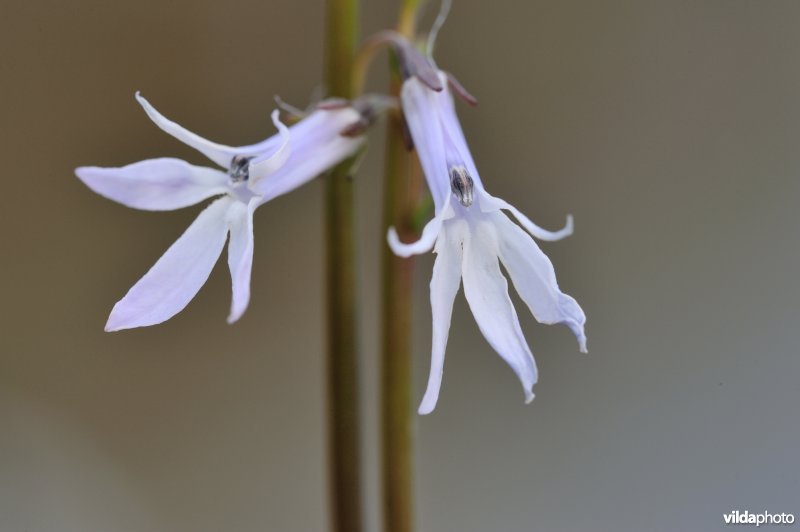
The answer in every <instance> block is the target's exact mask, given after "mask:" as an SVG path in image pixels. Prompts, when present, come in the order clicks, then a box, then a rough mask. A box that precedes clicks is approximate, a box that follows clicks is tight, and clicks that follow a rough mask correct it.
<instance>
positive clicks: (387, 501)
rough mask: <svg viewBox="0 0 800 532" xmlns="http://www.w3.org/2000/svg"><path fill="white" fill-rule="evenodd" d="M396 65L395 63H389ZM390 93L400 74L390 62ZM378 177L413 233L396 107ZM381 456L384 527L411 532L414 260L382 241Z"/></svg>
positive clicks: (412, 170) (411, 177)
mask: <svg viewBox="0 0 800 532" xmlns="http://www.w3.org/2000/svg"><path fill="white" fill-rule="evenodd" d="M418 4H419V0H406V1H405V2H404V4H403V7H402V9H401V12H400V22H399V24H398V31H399V32H400V33H402V34H404V35H405V36H406V37H412V36H413V32H414V18H415V15H416V9H417V7H418ZM393 66H394V67H396V65H393ZM392 70H393V73H392V87H391V93H392V94H394V95H395V96H396V95H398V94H399V92H400V86H401V80H400V79H399V76H398V74H397V68H393V69H392ZM388 122H389V123H388V130H387V139H386V155H385V157H386V160H385V169H384V173H385V177H384V180H385V181H384V183H385V184H384V205H383V213H384V224H383V225H384V232H383V234H384V235H385V234H386V230H387V229H388V228H389V227H392V226H394V227H395V228H396V229H397V232H398V234H399V236H400V239H401V240H403V241H405V242H408V241H411V240H416V239H417V238H418V237H419V234H418V229H417V228H416V226H415V224H414V220H413V218H414V216H413V214H414V212H415V211H416V210H417V205H418V204H419V201H420V196H421V194H422V179H421V175H420V171H419V165H418V164H417V163H416V161H415V158H414V157H413V155H412V154H411V153H410V152H409V151H408V150H407V149H406V146H405V142H404V138H403V129H402V128H403V124H402V118H401V116H400V113H399V112H394V113H392V115H391V116H390V117H389V121H388ZM383 250H384V251H383V261H382V273H383V294H382V295H383V301H382V310H383V344H382V351H383V357H382V359H383V362H382V384H383V387H382V404H381V408H382V414H383V415H382V425H381V428H382V431H381V432H382V438H381V441H382V451H383V453H382V457H383V467H382V470H383V516H384V529H385V531H386V532H411V531H412V530H413V528H414V514H413V503H414V500H413V476H412V470H413V445H412V442H413V427H412V419H413V418H412V416H413V407H412V399H411V389H412V387H411V314H412V298H411V294H412V288H413V277H414V260H413V259H410V258H409V259H401V258H399V257H396V256H395V255H394V254H393V253H392V251H391V250H390V249H389V247H388V246H386V245H385V244H384V245H383Z"/></svg>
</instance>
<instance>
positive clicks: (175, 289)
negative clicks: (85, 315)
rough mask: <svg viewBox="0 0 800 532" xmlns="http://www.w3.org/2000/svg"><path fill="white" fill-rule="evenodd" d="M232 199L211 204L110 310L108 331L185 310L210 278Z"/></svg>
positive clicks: (133, 325) (158, 321)
mask: <svg viewBox="0 0 800 532" xmlns="http://www.w3.org/2000/svg"><path fill="white" fill-rule="evenodd" d="M233 201H234V200H232V199H231V198H229V197H224V198H220V199H218V200H216V201H215V202H214V203H212V204H211V205H209V206H208V207H207V208H206V209H205V210H204V211H203V212H201V213H200V215H199V216H198V217H197V219H195V221H194V222H193V223H192V225H190V226H189V228H188V229H187V230H186V232H184V233H183V235H181V237H180V238H178V240H176V241H175V243H174V244H172V246H170V248H169V249H168V250H167V251H166V253H164V254H163V255H162V256H161V258H160V259H158V262H156V263H155V265H154V266H153V267H152V268H150V271H148V272H147V273H146V274H145V275H144V277H142V278H141V279H139V282H137V283H136V284H135V285H134V286H133V288H131V289H130V290H129V291H128V293H127V294H126V295H125V297H123V298H122V300H120V301H119V302H118V303H117V304H116V305H114V309H113V310H112V311H111V316H109V318H108V323H106V331H118V330H120V329H130V328H133V327H144V326H147V325H155V324H156V323H161V322H163V321H166V320H168V319H170V318H171V317H172V316H174V315H175V314H177V313H178V312H180V311H181V310H183V309H184V308H185V307H186V305H187V304H189V301H191V300H192V298H193V297H194V296H195V294H197V292H198V290H200V287H201V286H203V284H205V282H206V280H207V279H208V276H209V274H210V273H211V269H212V268H213V267H214V263H216V262H217V259H218V258H219V255H220V253H221V252H222V248H223V246H224V245H225V239H226V237H227V234H228V227H227V225H226V224H225V216H226V213H227V211H228V208H229V207H230V205H231V203H232V202H233Z"/></svg>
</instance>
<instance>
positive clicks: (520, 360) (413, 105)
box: [389, 71, 586, 414]
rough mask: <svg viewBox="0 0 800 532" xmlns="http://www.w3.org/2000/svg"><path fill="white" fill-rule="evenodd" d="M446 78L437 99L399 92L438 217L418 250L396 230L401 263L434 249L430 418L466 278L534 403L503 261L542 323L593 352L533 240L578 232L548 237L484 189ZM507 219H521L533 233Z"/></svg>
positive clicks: (481, 319)
mask: <svg viewBox="0 0 800 532" xmlns="http://www.w3.org/2000/svg"><path fill="white" fill-rule="evenodd" d="M438 75H439V78H440V80H441V85H442V87H443V90H441V91H439V92H437V91H435V90H432V89H431V88H430V84H425V83H423V82H421V81H420V79H419V78H418V77H416V76H412V77H410V78H409V79H408V80H407V81H406V82H405V83H404V85H403V88H402V93H401V99H402V104H403V112H404V115H405V118H406V122H407V123H408V127H409V130H410V132H411V137H412V139H413V141H414V144H415V146H416V149H417V153H418V154H419V159H420V162H421V163H422V168H423V170H424V172H425V177H426V179H427V181H428V187H429V188H430V190H431V194H432V195H433V199H434V203H435V206H436V215H435V217H434V218H433V220H431V221H430V222H429V223H428V224H427V225H426V226H425V228H424V229H423V231H422V236H421V238H420V240H418V241H417V242H414V243H411V244H404V243H402V242H400V240H399V239H398V236H397V233H396V231H395V230H394V229H393V228H392V229H390V231H389V244H390V246H391V248H392V250H393V251H394V252H395V253H396V254H397V255H400V256H402V257H408V256H410V255H413V254H419V253H423V252H426V251H429V250H430V249H431V248H433V247H434V244H435V246H436V247H435V249H434V252H435V253H436V254H437V257H436V261H435V264H434V267H433V277H432V279H431V308H432V313H433V345H432V353H431V372H430V377H429V380H428V388H427V391H426V392H425V396H424V398H423V399H422V404H421V405H420V408H419V412H420V413H421V414H427V413H429V412H431V411H432V410H433V408H434V407H435V406H436V401H437V399H438V397H439V388H440V385H441V379H442V370H443V366H444V352H445V347H446V345H447V337H448V333H449V330H450V318H451V314H452V310H453V300H454V299H455V296H456V293H457V292H458V288H459V285H460V284H461V280H462V278H463V281H464V294H465V295H466V298H467V302H468V303H469V306H470V308H471V309H472V313H473V315H474V316H475V321H476V322H477V323H478V327H480V330H481V332H482V333H483V336H484V337H485V338H486V340H487V341H488V342H489V344H491V346H492V347H493V348H494V349H495V351H497V353H498V354H499V355H500V356H501V357H502V358H503V359H504V360H505V361H506V362H507V363H508V364H509V365H510V366H511V368H512V369H513V370H514V372H515V373H516V374H517V376H518V377H519V379H520V381H521V382H522V386H523V389H524V391H525V399H526V402H530V401H531V400H532V399H533V385H534V384H535V383H536V380H537V371H536V363H535V362H534V360H533V355H532V354H531V351H530V348H529V347H528V344H527V342H526V341H525V337H524V336H523V334H522V330H521V328H520V325H519V319H518V318H517V313H516V311H515V310H514V306H513V305H512V303H511V299H510V298H509V296H508V283H507V282H506V279H505V277H504V276H503V274H502V272H501V270H500V262H502V264H503V266H504V267H505V269H506V271H507V272H508V275H509V277H511V280H512V282H513V283H514V287H515V288H516V290H517V292H518V293H519V295H520V296H521V298H522V299H523V300H524V301H525V303H526V304H527V305H528V308H530V310H531V312H532V313H533V315H534V316H535V317H536V319H537V320H538V321H539V322H541V323H547V324H554V323H563V324H565V325H567V326H568V327H569V328H570V329H572V332H573V333H574V334H575V336H576V337H577V339H578V343H579V345H580V350H581V351H582V352H586V336H585V334H584V330H583V326H584V323H585V321H586V317H585V315H584V313H583V311H582V310H581V308H580V306H578V303H577V302H576V301H575V300H574V299H573V298H571V297H570V296H568V295H566V294H564V293H562V292H561V291H560V290H559V288H558V284H557V282H556V276H555V271H554V270H553V265H552V263H551V262H550V260H549V259H548V258H547V256H545V254H544V253H542V251H541V250H540V249H539V247H538V246H537V245H536V243H535V242H534V241H533V239H532V238H531V236H530V235H533V236H535V237H537V238H540V239H542V240H558V239H561V238H564V237H566V236H568V235H570V234H571V233H572V219H571V217H568V218H567V225H566V227H564V229H562V230H560V231H557V232H550V231H546V230H544V229H542V228H541V227H539V226H537V225H535V224H534V223H533V222H532V221H530V220H529V219H528V218H527V217H525V216H524V215H523V214H522V213H521V212H519V211H518V210H517V209H516V208H514V207H513V206H511V205H509V204H508V203H506V202H505V201H503V200H501V199H498V198H495V197H492V196H490V195H489V194H488V193H487V192H486V190H484V188H483V184H482V183H481V179H480V177H479V175H478V170H477V169H476V167H475V163H474V162H473V160H472V156H471V154H470V152H469V148H468V147H467V142H466V140H465V139H464V133H463V132H462V130H461V125H460V123H459V121H458V117H457V116H456V112H455V106H454V103H453V97H452V96H451V93H450V90H449V88H448V78H447V76H446V74H445V73H443V72H441V71H439V74H438ZM451 81H452V80H451ZM503 210H506V211H509V212H510V213H511V214H513V215H514V217H515V218H516V219H517V220H518V221H519V223H520V224H521V225H522V227H523V228H524V229H525V230H527V231H528V232H527V233H526V232H525V230H523V229H522V228H520V227H519V226H518V225H517V224H515V223H514V222H513V221H512V220H511V219H510V218H509V217H508V216H506V214H504V213H503V212H502V211H503ZM528 233H530V235H529V234H528ZM498 259H499V261H498Z"/></svg>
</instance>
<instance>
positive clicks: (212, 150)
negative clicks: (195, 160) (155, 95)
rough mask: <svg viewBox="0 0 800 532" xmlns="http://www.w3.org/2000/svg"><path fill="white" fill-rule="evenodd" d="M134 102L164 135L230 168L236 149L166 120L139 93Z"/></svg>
mask: <svg viewBox="0 0 800 532" xmlns="http://www.w3.org/2000/svg"><path fill="white" fill-rule="evenodd" d="M136 100H137V101H138V102H139V104H140V105H141V106H142V107H143V108H144V112H145V113H147V116H149V117H150V120H152V121H153V122H155V124H156V125H157V126H158V127H159V128H161V129H162V130H163V131H165V132H166V133H168V134H170V135H172V136H173V137H175V138H176V139H178V140H179V141H181V142H183V143H184V144H186V145H187V146H191V147H192V148H194V149H196V150H197V151H199V152H200V153H202V154H203V155H205V156H206V157H208V158H209V159H211V160H212V161H214V162H215V163H217V164H218V165H220V166H221V167H223V168H230V166H231V160H232V159H233V156H234V155H235V154H236V153H238V148H234V147H232V146H226V145H224V144H217V143H216V142H211V141H210V140H207V139H204V138H203V137H201V136H200V135H198V134H197V133H192V132H191V131H189V130H188V129H186V128H185V127H183V126H181V125H180V124H178V123H176V122H173V121H172V120H170V119H168V118H167V117H165V116H164V115H162V114H161V113H159V112H158V111H156V108H155V107H153V106H152V105H151V104H150V102H148V101H147V100H145V99H144V96H142V95H141V94H140V93H139V92H137V93H136Z"/></svg>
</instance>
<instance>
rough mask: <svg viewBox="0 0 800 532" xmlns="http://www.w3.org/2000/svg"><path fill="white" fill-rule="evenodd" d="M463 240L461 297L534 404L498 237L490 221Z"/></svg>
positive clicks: (531, 374)
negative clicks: (462, 286)
mask: <svg viewBox="0 0 800 532" xmlns="http://www.w3.org/2000/svg"><path fill="white" fill-rule="evenodd" d="M473 223H474V225H473V226H472V227H471V231H470V232H469V233H468V235H467V238H465V239H464V263H463V266H462V276H463V278H464V294H465V295H466V297H467V302H469V306H470V308H471V309H472V314H473V316H475V321H476V322H477V323H478V327H480V330H481V332H482V333H483V336H484V337H485V338H486V340H487V341H488V342H489V343H490V344H491V346H492V347H493V348H494V350H495V351H497V353H498V354H499V355H500V356H501V357H502V358H503V360H505V361H506V362H507V363H508V365H509V366H511V369H513V370H514V372H515V373H516V374H517V377H519V380H520V381H521V382H522V387H523V389H524V390H525V402H526V403H527V402H530V401H532V400H533V385H534V384H535V383H536V379H537V371H536V363H535V362H534V360H533V355H532V354H531V351H530V348H529V347H528V344H527V342H526V341H525V337H524V336H523V335H522V329H521V328H520V325H519V319H518V318H517V312H516V311H515V310H514V305H513V304H512V303H511V298H509V297H508V283H507V282H506V278H505V277H503V274H502V273H501V272H500V265H499V263H498V261H497V253H498V249H497V247H498V243H497V234H496V232H495V230H494V226H493V224H492V223H491V221H489V220H487V219H476V220H473Z"/></svg>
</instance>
